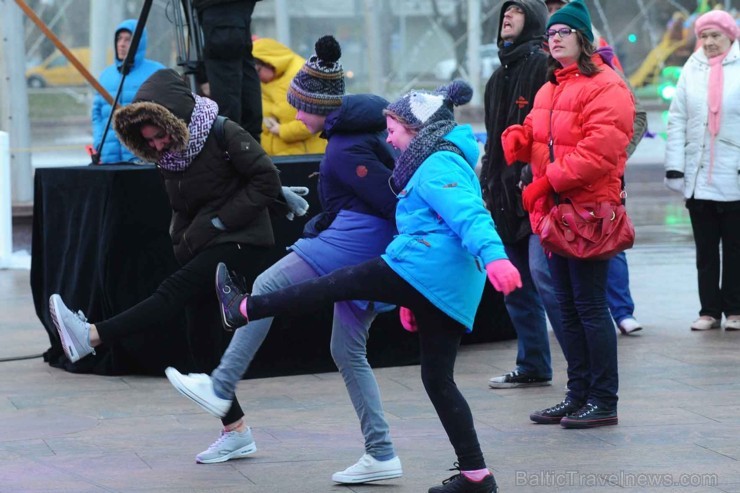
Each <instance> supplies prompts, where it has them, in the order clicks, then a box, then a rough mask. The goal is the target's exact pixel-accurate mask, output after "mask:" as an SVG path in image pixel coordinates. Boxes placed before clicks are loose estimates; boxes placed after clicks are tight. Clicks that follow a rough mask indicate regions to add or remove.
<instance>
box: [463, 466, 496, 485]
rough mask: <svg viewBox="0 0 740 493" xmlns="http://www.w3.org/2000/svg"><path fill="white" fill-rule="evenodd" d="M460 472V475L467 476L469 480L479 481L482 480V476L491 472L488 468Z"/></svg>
mask: <svg viewBox="0 0 740 493" xmlns="http://www.w3.org/2000/svg"><path fill="white" fill-rule="evenodd" d="M460 472H462V475H463V476H465V477H466V478H468V479H469V480H471V481H473V482H475V483H479V482H481V481H483V478H485V477H486V476H488V475H489V474H491V471H489V470H488V469H476V470H475V471H460Z"/></svg>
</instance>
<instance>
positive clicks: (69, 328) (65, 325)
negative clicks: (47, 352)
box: [49, 294, 95, 363]
mask: <svg viewBox="0 0 740 493" xmlns="http://www.w3.org/2000/svg"><path fill="white" fill-rule="evenodd" d="M49 312H50V313H51V320H52V321H53V322H54V326H55V327H56V328H57V332H58V333H59V339H60V340H61V342H62V349H64V354H66V355H67V358H69V360H70V361H71V362H72V363H74V362H76V361H79V360H80V359H82V358H84V357H85V356H87V355H88V354H95V349H93V347H92V346H90V324H88V323H87V318H85V314H84V313H82V311H81V310H80V311H78V312H77V313H74V312H72V310H70V309H69V308H67V306H66V305H65V304H64V302H63V301H62V297H61V296H59V295H58V294H52V295H51V297H50V298H49Z"/></svg>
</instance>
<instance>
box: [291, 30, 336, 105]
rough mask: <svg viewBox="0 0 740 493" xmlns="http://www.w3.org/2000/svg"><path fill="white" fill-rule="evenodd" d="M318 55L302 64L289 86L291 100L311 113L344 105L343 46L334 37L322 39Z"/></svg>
mask: <svg viewBox="0 0 740 493" xmlns="http://www.w3.org/2000/svg"><path fill="white" fill-rule="evenodd" d="M315 49H316V54H315V55H312V56H311V58H309V59H308V61H307V62H306V63H305V65H303V67H301V70H299V71H298V73H297V74H296V75H295V77H294V78H293V81H292V82H291V83H290V87H289V88H288V103H290V105H291V106H293V107H294V108H295V109H297V110H302V111H305V112H306V113H310V114H312V115H322V116H325V115H328V114H329V113H331V112H332V111H334V110H335V109H337V108H339V107H340V106H341V105H342V96H344V71H343V70H342V64H341V63H339V57H341V56H342V48H341V47H340V46H339V43H338V42H337V40H336V39H334V37H333V36H330V35H326V36H322V37H321V38H319V40H318V41H316V45H315Z"/></svg>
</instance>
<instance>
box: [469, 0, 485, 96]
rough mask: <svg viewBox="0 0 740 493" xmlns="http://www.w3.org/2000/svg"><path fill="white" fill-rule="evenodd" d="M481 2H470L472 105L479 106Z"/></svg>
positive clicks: (474, 0) (473, 0)
mask: <svg viewBox="0 0 740 493" xmlns="http://www.w3.org/2000/svg"><path fill="white" fill-rule="evenodd" d="M480 16H481V7H480V0H468V74H469V75H470V85H471V86H473V99H472V100H471V101H470V104H472V105H474V106H479V105H480V104H481V102H482V101H483V97H482V96H481V83H480V82H481V81H480V37H481V27H480Z"/></svg>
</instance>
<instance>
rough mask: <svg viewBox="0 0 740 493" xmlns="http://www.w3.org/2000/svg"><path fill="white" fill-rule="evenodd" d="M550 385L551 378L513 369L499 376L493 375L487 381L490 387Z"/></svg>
mask: <svg viewBox="0 0 740 493" xmlns="http://www.w3.org/2000/svg"><path fill="white" fill-rule="evenodd" d="M548 385H552V380H551V379H549V378H544V377H535V376H533V375H527V374H526V373H521V372H520V371H519V370H514V371H511V372H509V373H507V374H506V375H501V376H500V377H493V378H492V379H490V380H489V381H488V386H489V387H491V388H492V389H514V388H517V387H546V386H548Z"/></svg>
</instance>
